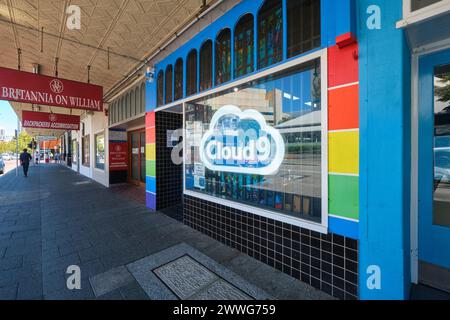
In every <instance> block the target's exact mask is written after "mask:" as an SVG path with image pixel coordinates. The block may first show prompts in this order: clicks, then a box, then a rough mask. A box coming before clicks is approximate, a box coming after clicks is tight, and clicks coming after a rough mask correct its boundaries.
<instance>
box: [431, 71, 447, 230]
mask: <svg viewBox="0 0 450 320" xmlns="http://www.w3.org/2000/svg"><path fill="white" fill-rule="evenodd" d="M434 85H435V90H434V91H435V94H434V96H435V99H434V150H433V151H434V195H433V196H434V212H433V223H434V224H435V225H439V226H444V227H450V65H445V66H440V67H437V68H436V69H435V76H434Z"/></svg>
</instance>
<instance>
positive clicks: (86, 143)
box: [81, 135, 91, 167]
mask: <svg viewBox="0 0 450 320" xmlns="http://www.w3.org/2000/svg"><path fill="white" fill-rule="evenodd" d="M81 144H82V147H81V151H82V163H83V166H84V167H90V166H91V160H90V136H89V135H87V136H84V137H83V138H82V141H81Z"/></svg>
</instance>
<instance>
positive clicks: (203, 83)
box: [200, 40, 213, 91]
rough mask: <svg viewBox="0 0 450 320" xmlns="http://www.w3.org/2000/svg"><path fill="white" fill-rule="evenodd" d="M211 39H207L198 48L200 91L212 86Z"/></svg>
mask: <svg viewBox="0 0 450 320" xmlns="http://www.w3.org/2000/svg"><path fill="white" fill-rule="evenodd" d="M212 54H213V53H212V41H211V40H208V41H206V42H205V43H204V44H203V45H202V48H201V49H200V91H205V90H207V89H209V88H211V87H212Z"/></svg>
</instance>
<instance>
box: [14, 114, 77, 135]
mask: <svg viewBox="0 0 450 320" xmlns="http://www.w3.org/2000/svg"><path fill="white" fill-rule="evenodd" d="M22 126H23V127H24V128H36V129H50V130H64V131H67V130H80V117H79V116H71V115H67V114H56V113H45V112H34V111H22Z"/></svg>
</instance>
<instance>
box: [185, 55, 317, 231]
mask: <svg viewBox="0 0 450 320" xmlns="http://www.w3.org/2000/svg"><path fill="white" fill-rule="evenodd" d="M225 105H234V106H237V107H239V108H240V110H241V111H245V110H249V109H253V110H257V111H258V112H259V113H261V114H262V115H263V116H264V118H265V120H266V123H267V124H268V125H270V126H272V127H274V128H275V129H277V130H278V131H279V132H280V133H281V135H282V137H283V140H284V143H285V149H286V153H285V157H284V160H283V163H282V165H281V167H280V170H279V171H278V172H277V173H276V174H273V175H270V176H262V175H256V174H245V173H226V172H218V171H211V170H209V169H207V168H206V167H205V166H204V165H203V163H202V161H201V158H200V152H199V150H200V149H199V148H200V145H201V140H202V137H203V136H204V134H205V133H206V131H207V130H208V129H209V128H210V123H211V119H212V117H213V115H214V113H215V112H216V111H217V110H219V109H220V108H222V107H223V106H225ZM242 123H245V124H242ZM240 124H242V125H243V126H244V125H246V121H240V122H239V121H238V120H236V121H234V120H233V119H231V120H230V121H229V123H224V122H220V125H221V126H222V127H227V128H228V130H227V134H230V135H233V130H234V131H235V132H237V130H239V129H237V126H239V125H240ZM185 126H186V159H185V161H186V175H185V177H186V181H185V182H186V189H187V190H192V191H196V192H201V193H206V194H209V195H212V196H215V197H218V198H224V199H229V200H233V201H236V202H243V203H246V204H249V205H252V206H256V207H261V208H263V209H267V210H272V211H279V212H282V213H284V214H287V215H292V216H295V217H299V218H304V219H309V220H312V221H315V222H320V221H321V213H322V208H321V197H322V185H321V177H322V175H321V168H322V153H321V150H322V145H321V139H322V111H321V81H320V61H319V60H315V61H312V62H310V63H307V64H304V65H302V66H300V67H295V68H294V69H291V70H288V71H284V72H282V73H280V74H275V75H271V76H269V77H267V78H264V79H261V80H257V81H253V82H251V83H248V84H246V85H245V86H242V87H239V88H235V89H233V90H229V91H225V92H221V93H218V94H215V95H211V96H208V97H206V98H202V99H200V100H197V101H194V102H192V103H187V104H186V123H185ZM235 136H236V135H235ZM232 161H233V160H232ZM233 165H234V166H235V164H233ZM250 166H251V165H250ZM246 167H248V164H247V166H246Z"/></svg>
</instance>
